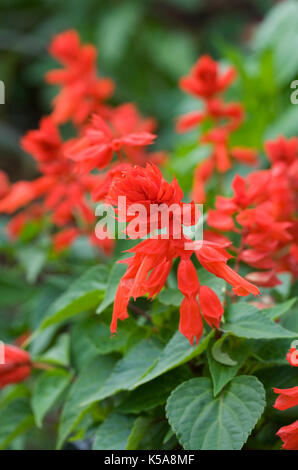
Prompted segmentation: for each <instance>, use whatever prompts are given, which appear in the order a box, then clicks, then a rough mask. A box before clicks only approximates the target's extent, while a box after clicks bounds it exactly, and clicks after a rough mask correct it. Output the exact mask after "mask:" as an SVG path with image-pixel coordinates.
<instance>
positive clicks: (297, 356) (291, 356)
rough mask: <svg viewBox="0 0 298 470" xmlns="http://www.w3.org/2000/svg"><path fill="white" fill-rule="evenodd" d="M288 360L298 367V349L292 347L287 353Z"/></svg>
mask: <svg viewBox="0 0 298 470" xmlns="http://www.w3.org/2000/svg"><path fill="white" fill-rule="evenodd" d="M287 361H288V362H289V364H291V366H293V367H298V350H297V349H296V348H291V349H290V350H289V352H288V354H287Z"/></svg>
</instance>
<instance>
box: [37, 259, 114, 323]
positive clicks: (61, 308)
mask: <svg viewBox="0 0 298 470" xmlns="http://www.w3.org/2000/svg"><path fill="white" fill-rule="evenodd" d="M106 282H107V270H106V268H105V267H104V266H101V265H100V266H94V267H92V268H91V269H89V270H88V271H87V272H86V273H84V274H83V276H81V277H80V278H79V279H77V280H76V281H75V282H74V283H73V284H72V285H71V286H70V288H69V289H68V290H67V291H66V292H65V293H64V294H62V295H61V296H60V297H59V298H58V299H57V300H56V301H55V302H54V303H53V304H52V305H51V306H50V308H49V310H48V313H47V315H46V318H45V319H44V320H43V321H42V323H41V327H40V329H41V330H43V329H45V328H47V327H48V326H50V325H53V324H55V323H58V322H62V321H64V320H66V319H67V318H69V317H72V316H74V315H76V314H78V313H80V312H83V311H84V310H89V309H91V308H94V307H96V306H97V305H98V304H99V302H100V300H101V298H102V296H103V293H104V291H105V288H106Z"/></svg>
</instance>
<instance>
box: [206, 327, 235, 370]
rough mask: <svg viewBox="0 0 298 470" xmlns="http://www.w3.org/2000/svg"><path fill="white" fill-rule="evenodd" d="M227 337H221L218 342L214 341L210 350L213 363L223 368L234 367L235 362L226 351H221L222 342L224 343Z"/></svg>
mask: <svg viewBox="0 0 298 470" xmlns="http://www.w3.org/2000/svg"><path fill="white" fill-rule="evenodd" d="M226 337H227V336H225V335H224V336H222V337H221V338H220V339H219V340H218V341H216V342H215V343H214V344H213V346H212V349H211V354H212V357H213V359H215V361H217V362H219V363H220V364H223V365H225V366H236V365H237V361H234V360H233V359H232V358H231V356H229V354H228V353H227V352H226V351H223V350H222V345H223V342H224V341H225V339H226Z"/></svg>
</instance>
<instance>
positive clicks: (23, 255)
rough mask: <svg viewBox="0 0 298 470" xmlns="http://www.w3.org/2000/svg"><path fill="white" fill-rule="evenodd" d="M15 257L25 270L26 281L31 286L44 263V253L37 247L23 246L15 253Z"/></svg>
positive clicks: (45, 256)
mask: <svg viewBox="0 0 298 470" xmlns="http://www.w3.org/2000/svg"><path fill="white" fill-rule="evenodd" d="M17 257H18V259H19V261H20V263H21V265H22V266H23V267H24V269H25V272H26V279H27V281H28V282H29V283H30V284H33V283H34V282H35V281H36V279H37V277H38V275H39V273H40V272H41V270H42V268H43V266H44V264H45V262H46V259H47V253H46V251H45V250H44V249H42V248H38V247H32V246H25V247H22V249H19V250H18V251H17Z"/></svg>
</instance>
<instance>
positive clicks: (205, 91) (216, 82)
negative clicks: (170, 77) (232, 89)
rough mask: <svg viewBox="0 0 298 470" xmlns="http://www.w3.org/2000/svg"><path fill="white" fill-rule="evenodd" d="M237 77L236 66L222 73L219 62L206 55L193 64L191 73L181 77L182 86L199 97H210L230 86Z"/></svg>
mask: <svg viewBox="0 0 298 470" xmlns="http://www.w3.org/2000/svg"><path fill="white" fill-rule="evenodd" d="M235 77H236V71H235V69H234V68H232V67H231V68H229V69H227V71H226V72H223V73H220V71H219V65H218V63H217V62H215V61H214V60H213V59H212V58H211V57H210V56H207V55H204V56H202V57H200V59H199V60H198V61H197V63H196V64H195V65H194V66H193V68H192V69H191V72H190V75H188V76H187V77H183V78H181V80H180V87H181V88H182V90H183V91H186V92H187V93H191V94H193V95H195V96H197V97H203V98H210V97H212V96H213V95H215V94H217V93H219V92H222V91H224V90H225V89H226V88H228V86H230V84H231V83H232V82H233V81H234V79H235Z"/></svg>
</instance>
